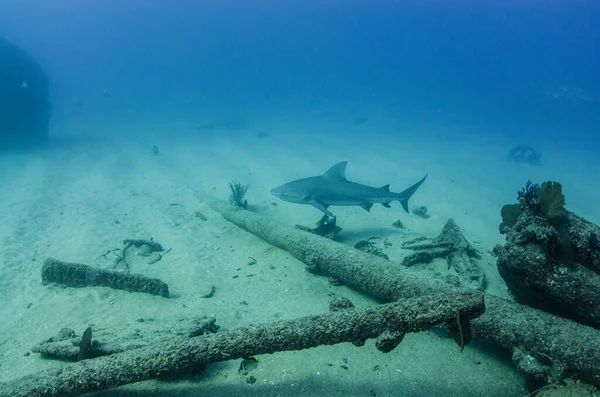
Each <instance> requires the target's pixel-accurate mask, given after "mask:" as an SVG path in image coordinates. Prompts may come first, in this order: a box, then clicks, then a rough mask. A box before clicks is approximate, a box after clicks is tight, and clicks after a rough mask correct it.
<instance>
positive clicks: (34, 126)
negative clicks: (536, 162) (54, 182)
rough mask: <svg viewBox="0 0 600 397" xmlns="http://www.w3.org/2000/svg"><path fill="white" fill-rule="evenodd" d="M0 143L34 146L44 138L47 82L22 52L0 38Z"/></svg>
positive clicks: (31, 60) (47, 102)
mask: <svg viewBox="0 0 600 397" xmlns="http://www.w3.org/2000/svg"><path fill="white" fill-rule="evenodd" d="M0 70H1V71H2V72H1V73H0V143H2V144H3V145H11V144H22V143H38V142H40V141H43V140H45V139H46V138H47V137H48V121H49V118H50V103H49V99H48V95H49V94H48V78H47V77H46V75H45V74H44V72H43V71H42V68H41V67H40V65H39V64H38V63H37V62H36V61H35V60H34V59H33V58H32V57H31V56H30V55H29V54H27V53H26V52H25V51H23V50H22V49H20V48H19V47H17V46H15V45H14V44H12V43H11V42H9V41H7V40H6V39H3V38H2V37H0Z"/></svg>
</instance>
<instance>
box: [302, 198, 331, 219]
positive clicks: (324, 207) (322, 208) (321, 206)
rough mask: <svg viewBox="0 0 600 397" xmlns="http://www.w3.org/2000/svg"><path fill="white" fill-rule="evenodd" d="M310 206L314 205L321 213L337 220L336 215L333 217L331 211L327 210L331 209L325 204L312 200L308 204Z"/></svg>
mask: <svg viewBox="0 0 600 397" xmlns="http://www.w3.org/2000/svg"><path fill="white" fill-rule="evenodd" d="M308 203H309V204H310V205H312V206H313V207H315V208H316V209H318V210H319V211H321V212H323V213H324V214H325V215H327V216H330V217H332V218H335V215H333V214H332V213H331V211H329V210H328V209H327V208H329V206H328V205H327V204H325V203H322V202H321V201H319V200H314V199H313V200H310V201H309V202H308Z"/></svg>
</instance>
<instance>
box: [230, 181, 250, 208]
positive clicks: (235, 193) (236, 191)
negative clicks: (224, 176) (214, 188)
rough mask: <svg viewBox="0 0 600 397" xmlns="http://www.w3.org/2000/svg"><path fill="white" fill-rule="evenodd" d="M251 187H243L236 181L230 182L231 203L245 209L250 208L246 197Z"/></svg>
mask: <svg viewBox="0 0 600 397" xmlns="http://www.w3.org/2000/svg"><path fill="white" fill-rule="evenodd" d="M249 187H250V185H242V184H241V183H238V182H236V181H232V182H229V189H231V194H230V195H229V202H230V203H231V204H233V205H237V206H238V207H241V208H244V209H246V208H248V200H246V199H245V198H244V197H246V192H247V191H248V188H249Z"/></svg>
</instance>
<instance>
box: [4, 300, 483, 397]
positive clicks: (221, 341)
mask: <svg viewBox="0 0 600 397" xmlns="http://www.w3.org/2000/svg"><path fill="white" fill-rule="evenodd" d="M484 310H485V307H484V300H483V294H481V293H469V292H467V293H451V294H439V293H438V294H434V295H428V296H424V297H421V298H413V299H407V300H404V301H402V302H397V303H391V304H386V305H379V306H375V307H370V308H366V309H360V310H354V309H346V310H339V311H336V312H333V313H331V314H323V315H317V316H310V317H303V318H299V319H296V320H290V321H279V322H275V323H271V324H263V325H256V326H251V327H247V328H239V329H236V330H233V331H229V332H217V333H215V334H209V335H204V336H198V337H193V338H186V337H183V338H177V339H173V340H169V341H168V342H166V343H163V344H158V345H153V346H149V347H141V348H138V349H133V350H130V351H127V352H124V353H118V354H113V355H110V356H105V357H99V358H96V359H91V360H83V361H81V362H77V363H73V364H68V365H65V366H64V367H62V368H61V369H58V370H46V371H42V372H39V373H36V374H33V375H28V376H25V377H22V378H18V379H15V380H12V381H9V382H6V383H0V397H21V396H22V397H58V396H60V397H69V396H78V395H81V394H85V393H89V392H92V391H98V390H103V389H108V388H111V387H116V386H121V385H124V384H127V383H133V382H138V381H141V380H145V379H151V378H155V377H158V376H162V375H169V374H175V373H182V372H188V371H189V372H192V371H194V370H195V369H198V368H201V367H202V366H204V365H206V364H209V363H212V362H219V361H226V360H232V359H238V358H245V357H251V356H254V355H259V354H268V353H275V352H279V351H290V350H302V349H308V348H311V347H316V346H320V345H333V344H336V343H342V342H353V343H354V344H356V345H359V346H360V345H362V344H363V343H364V341H365V340H367V339H370V338H376V337H378V336H380V335H382V334H384V335H387V334H389V333H402V334H403V333H409V332H419V331H423V330H426V329H429V328H432V327H434V326H436V325H439V324H444V323H448V322H452V321H454V319H455V318H456V317H457V316H459V317H461V318H470V319H473V318H475V317H478V316H480V315H481V314H482V313H483V312H484Z"/></svg>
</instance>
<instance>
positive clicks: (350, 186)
mask: <svg viewBox="0 0 600 397" xmlns="http://www.w3.org/2000/svg"><path fill="white" fill-rule="evenodd" d="M347 164H348V162H347V161H342V162H340V163H337V164H336V165H334V166H333V167H331V168H330V169H329V170H328V171H327V172H326V173H324V174H323V175H319V176H313V177H309V178H302V179H298V180H295V181H292V182H288V183H286V184H285V185H281V186H279V187H276V188H274V189H272V190H271V194H272V195H274V196H277V197H279V198H280V199H281V200H283V201H287V202H290V203H296V204H310V205H312V206H313V207H315V208H317V209H318V210H320V211H322V212H323V213H324V214H325V215H327V216H330V217H332V218H335V215H333V214H332V213H331V211H329V209H328V208H329V206H332V205H333V206H359V207H361V208H363V209H364V210H366V211H367V212H370V211H371V207H372V206H373V204H376V203H379V204H381V205H383V206H384V207H386V208H390V207H391V206H390V203H391V202H392V201H399V202H400V204H402V208H404V211H406V212H407V213H408V212H409V211H408V199H409V198H411V196H412V195H413V194H414V193H415V192H416V191H417V189H418V188H419V186H421V184H422V183H423V182H424V181H425V178H427V175H425V176H424V177H423V179H421V180H420V181H419V182H417V183H415V184H414V185H412V186H411V187H409V188H408V189H406V190H404V191H402V192H400V193H394V192H390V185H385V186H382V187H380V188H376V187H371V186H367V185H361V184H359V183H355V182H350V181H349V180H347V179H346V165H347Z"/></svg>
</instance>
